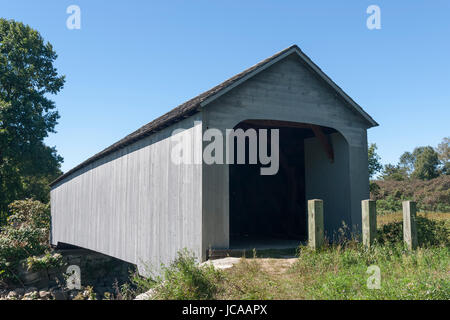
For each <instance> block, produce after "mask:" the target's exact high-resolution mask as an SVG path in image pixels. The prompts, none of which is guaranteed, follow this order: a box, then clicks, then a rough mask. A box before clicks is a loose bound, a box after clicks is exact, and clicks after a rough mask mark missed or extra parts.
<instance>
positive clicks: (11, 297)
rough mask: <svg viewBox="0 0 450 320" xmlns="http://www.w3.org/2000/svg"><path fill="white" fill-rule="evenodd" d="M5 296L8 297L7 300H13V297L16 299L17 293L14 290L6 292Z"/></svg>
mask: <svg viewBox="0 0 450 320" xmlns="http://www.w3.org/2000/svg"><path fill="white" fill-rule="evenodd" d="M6 298H7V299H8V300H14V299H17V298H18V297H17V293H16V292H15V291H10V292H9V293H8V295H7V296H6Z"/></svg>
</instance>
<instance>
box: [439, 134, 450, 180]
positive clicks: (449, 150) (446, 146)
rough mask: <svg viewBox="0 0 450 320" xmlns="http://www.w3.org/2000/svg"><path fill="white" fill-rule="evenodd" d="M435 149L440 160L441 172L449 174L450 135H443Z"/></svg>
mask: <svg viewBox="0 0 450 320" xmlns="http://www.w3.org/2000/svg"><path fill="white" fill-rule="evenodd" d="M436 151H437V153H438V156H439V160H441V165H442V169H441V170H442V173H443V174H446V175H450V137H445V138H444V139H442V142H441V143H439V145H438V146H437V148H436Z"/></svg>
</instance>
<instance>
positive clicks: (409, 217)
mask: <svg viewBox="0 0 450 320" xmlns="http://www.w3.org/2000/svg"><path fill="white" fill-rule="evenodd" d="M402 205H403V241H405V244H406V246H407V248H408V249H409V250H414V249H415V248H417V227H416V203H415V202H414V201H403V203H402Z"/></svg>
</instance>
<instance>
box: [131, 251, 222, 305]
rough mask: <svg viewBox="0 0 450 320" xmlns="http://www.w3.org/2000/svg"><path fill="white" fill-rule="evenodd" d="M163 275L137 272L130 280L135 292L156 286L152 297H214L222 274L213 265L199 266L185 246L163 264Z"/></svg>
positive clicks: (182, 298) (176, 298)
mask: <svg viewBox="0 0 450 320" xmlns="http://www.w3.org/2000/svg"><path fill="white" fill-rule="evenodd" d="M161 274H162V275H161V276H157V277H155V278H152V277H147V278H145V277H141V276H137V275H134V276H133V277H132V278H131V282H132V283H133V284H134V285H135V287H136V293H143V292H146V291H148V290H150V289H154V294H153V296H152V299H163V300H172V299H175V300H205V299H212V298H213V297H214V295H215V293H216V292H217V285H216V283H217V282H218V280H219V279H220V277H221V273H220V271H218V270H216V269H214V267H213V266H199V264H198V263H197V260H196V258H195V256H194V255H193V254H192V253H190V252H189V251H187V250H186V249H184V250H182V251H180V252H178V256H177V258H176V259H175V260H174V261H173V262H172V263H171V264H170V265H169V266H164V265H163V266H162V271H161Z"/></svg>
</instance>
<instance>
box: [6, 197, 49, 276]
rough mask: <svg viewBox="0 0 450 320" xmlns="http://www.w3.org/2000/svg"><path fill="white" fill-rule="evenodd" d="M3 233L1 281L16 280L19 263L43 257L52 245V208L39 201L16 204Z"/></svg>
mask: <svg viewBox="0 0 450 320" xmlns="http://www.w3.org/2000/svg"><path fill="white" fill-rule="evenodd" d="M9 210H10V212H11V215H10V216H9V218H8V224H7V225H6V226H4V227H3V228H2V230H1V232H0V280H2V281H5V280H6V281H13V280H14V279H17V277H16V276H15V274H16V269H17V267H18V264H19V261H20V260H22V259H25V258H28V257H30V256H33V255H42V254H44V253H45V251H46V250H48V249H50V246H49V232H50V231H49V230H50V207H49V205H45V204H43V203H41V202H39V201H35V200H31V199H27V200H20V201H15V202H13V203H12V204H11V205H10V206H9Z"/></svg>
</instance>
